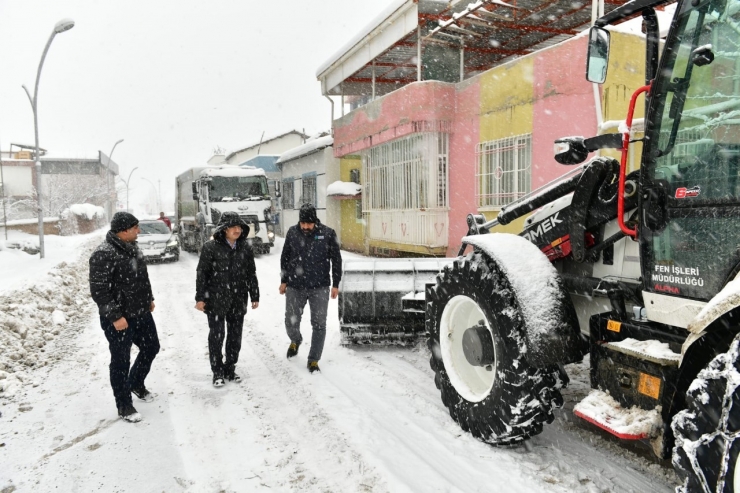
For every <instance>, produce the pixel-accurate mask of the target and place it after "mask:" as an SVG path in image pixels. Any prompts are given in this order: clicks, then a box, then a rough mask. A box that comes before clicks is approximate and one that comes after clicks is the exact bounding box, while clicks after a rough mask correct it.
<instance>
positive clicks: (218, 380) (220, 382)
mask: <svg viewBox="0 0 740 493" xmlns="http://www.w3.org/2000/svg"><path fill="white" fill-rule="evenodd" d="M225 383H226V382H224V378H223V377H219V376H217V375H213V386H214V387H223V386H224V384H225Z"/></svg>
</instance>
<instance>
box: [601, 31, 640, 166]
mask: <svg viewBox="0 0 740 493" xmlns="http://www.w3.org/2000/svg"><path fill="white" fill-rule="evenodd" d="M609 45H610V52H609V67H608V69H607V72H606V81H605V82H604V84H602V85H601V88H600V89H601V100H602V107H601V109H602V112H603V117H604V121H605V122H607V121H610V120H612V121H624V120H626V119H627V110H628V109H629V104H630V98H632V93H634V92H635V90H637V89H639V88H640V87H642V86H644V85H645V39H644V38H641V37H638V36H635V35H631V34H625V33H620V32H615V31H612V32H611V41H610V43H609ZM644 116H645V96H644V94H643V95H642V96H640V97H638V98H637V103H636V104H635V113H634V119H637V118H643V117H644ZM611 132H617V129H616V128H615V129H611V130H607V131H606V133H611ZM642 136H643V135H642V133H637V134H634V138H641V137H642ZM601 155H602V156H608V157H612V158H614V159H616V160H619V159H620V157H621V155H622V153H621V152H620V151H615V150H609V149H604V150H602V151H601ZM640 156H642V143H641V142H637V143H634V144H632V145H630V149H629V160H628V168H627V172H628V173H629V172H630V171H634V170H635V169H637V168H639V167H640Z"/></svg>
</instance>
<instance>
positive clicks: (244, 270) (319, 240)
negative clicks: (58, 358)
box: [90, 204, 342, 423]
mask: <svg viewBox="0 0 740 493" xmlns="http://www.w3.org/2000/svg"><path fill="white" fill-rule="evenodd" d="M249 230H250V228H249V226H248V225H247V224H246V223H245V222H244V221H243V220H242V219H241V217H240V216H239V214H237V213H236V212H224V213H223V214H222V215H221V219H220V221H219V223H218V226H217V227H216V231H215V232H214V234H213V239H212V240H210V241H208V242H207V243H206V244H205V245H204V246H203V249H202V250H201V254H200V259H199V262H198V267H197V279H196V294H195V301H196V305H195V308H196V309H197V310H200V311H202V312H205V314H206V315H207V318H208V326H209V334H208V352H209V361H210V366H211V371H212V372H213V385H214V386H216V387H221V386H223V385H224V384H225V382H226V381H233V382H239V381H240V380H241V378H240V376H239V375H238V374H237V373H236V364H237V362H238V361H239V352H240V350H241V343H242V329H243V324H244V317H245V316H246V313H247V308H248V305H249V304H250V301H251V307H252V309H256V308H258V307H259V298H260V293H259V283H258V281H257V273H256V268H255V261H254V253H253V252H252V248H251V246H250V245H249V243H248V241H247V236H248V235H249ZM139 232H140V230H139V221H138V219H137V218H136V217H134V216H133V215H132V214H130V213H128V212H117V213H116V214H115V215H114V216H113V219H112V221H111V226H110V231H109V232H108V233H107V235H106V238H105V241H104V242H103V243H101V244H100V245H99V246H98V248H97V249H96V250H95V252H93V254H92V256H91V257H90V293H91V294H92V298H93V300H94V301H95V303H96V304H97V305H98V311H99V314H100V326H101V328H102V329H103V332H104V334H105V337H106V339H107V340H108V347H109V350H110V355H111V360H110V366H109V368H110V382H111V388H112V389H113V395H114V398H115V402H116V407H117V409H118V415H119V416H120V417H121V418H123V419H124V420H126V421H129V422H134V423H135V422H138V421H140V420H141V415H140V414H139V413H138V412H137V411H136V409H135V408H134V406H133V402H132V397H131V394H132V393H133V394H134V395H136V396H137V397H138V398H139V399H141V400H143V401H145V402H150V401H152V400H153V399H154V394H152V393H151V392H149V390H148V389H147V388H146V385H145V380H146V377H147V375H148V374H149V371H150V369H151V366H152V362H153V361H154V358H155V357H156V355H157V353H158V352H159V349H160V346H159V338H158V335H157V327H156V325H155V323H154V318H153V317H152V312H153V311H154V296H153V294H152V288H151V284H150V282H149V274H148V271H147V266H146V262H145V260H144V257H143V255H142V253H141V250H139V248H138V246H137V244H136V239H137V237H138V234H139ZM280 267H281V284H280V290H279V291H280V294H284V295H285V296H286V300H285V301H286V302H285V328H286V332H287V334H288V337H289V338H290V341H291V343H290V347H289V348H288V353H287V356H288V358H292V357H293V356H296V355H297V354H298V348H299V347H300V345H301V343H302V342H303V338H302V335H301V331H300V323H301V318H302V316H303V310H304V308H305V306H306V303H308V304H309V307H310V309H311V327H312V331H313V333H312V337H311V348H310V351H309V353H308V363H307V368H308V370H309V371H310V372H311V373H313V372H315V371H318V370H319V365H318V362H319V360H320V359H321V355H322V352H323V348H324V340H325V338H326V315H327V308H328V304H329V298H330V297H331V298H332V299H334V298H336V297H337V295H338V293H339V289H338V286H339V281H340V280H341V277H342V256H341V253H340V250H339V243H338V241H337V236H336V233H335V232H334V230H333V229H331V228H329V227H327V226H325V225H324V224H322V223H321V222H320V221H319V219H318V217H317V215H316V209H315V207H314V206H313V205H310V204H305V205H304V206H302V207H301V210H300V213H299V223H298V224H297V225H295V226H292V227H291V228H290V229H289V230H288V232H287V234H286V237H285V244H284V247H283V252H282V255H281V258H280ZM224 340H225V342H226V351H225V353H226V354H225V359H224V354H223V351H222V347H223V344H224ZM132 344H133V345H136V346H137V347H138V348H139V354H138V356H137V357H136V360H135V361H134V364H133V366H131V365H130V353H131V346H132Z"/></svg>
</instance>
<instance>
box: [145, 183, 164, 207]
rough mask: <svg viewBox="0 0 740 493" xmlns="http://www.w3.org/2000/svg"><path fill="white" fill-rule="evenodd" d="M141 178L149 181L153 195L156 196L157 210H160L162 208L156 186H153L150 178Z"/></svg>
mask: <svg viewBox="0 0 740 493" xmlns="http://www.w3.org/2000/svg"><path fill="white" fill-rule="evenodd" d="M142 180H144V181H145V182H147V183H149V184H150V185H151V186H152V188H153V189H154V196H155V197H156V198H157V212H160V211H161V210H162V200H161V199H160V197H159V192H157V187H156V186H154V183H153V182H152V181H151V180H147V179H146V178H142Z"/></svg>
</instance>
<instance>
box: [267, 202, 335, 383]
mask: <svg viewBox="0 0 740 493" xmlns="http://www.w3.org/2000/svg"><path fill="white" fill-rule="evenodd" d="M330 267H331V277H329V270H330ZM280 277H281V281H280V282H281V283H280V294H284V295H285V329H286V331H287V333H288V337H289V338H290V341H291V342H290V346H289V347H288V359H290V358H292V357H293V356H295V355H296V354H298V347H299V346H300V345H301V342H302V341H303V337H301V330H300V326H301V317H302V315H303V309H304V308H305V307H306V302H308V305H309V307H310V309H311V328H312V329H313V332H312V335H311V349H310V350H309V352H308V362H307V367H308V371H309V372H311V373H313V372H315V371H319V360H320V359H321V354H322V352H323V350H324V340H325V339H326V313H327V310H328V308H329V296H331V298H332V299H335V298H336V297H337V296H338V295H339V281H340V280H341V279H342V254H341V252H340V250H339V241H338V240H337V234H336V232H335V231H334V230H333V229H331V228H330V227H328V226H325V225H324V224H322V223H321V221H319V218H318V216H317V215H316V208H315V207H314V206H313V205H311V204H303V205H302V206H301V210H300V212H299V213H298V224H296V225H295V226H291V227H290V229H288V232H287V233H286V235H285V243H284V244H283V252H282V254H281V256H280Z"/></svg>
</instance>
